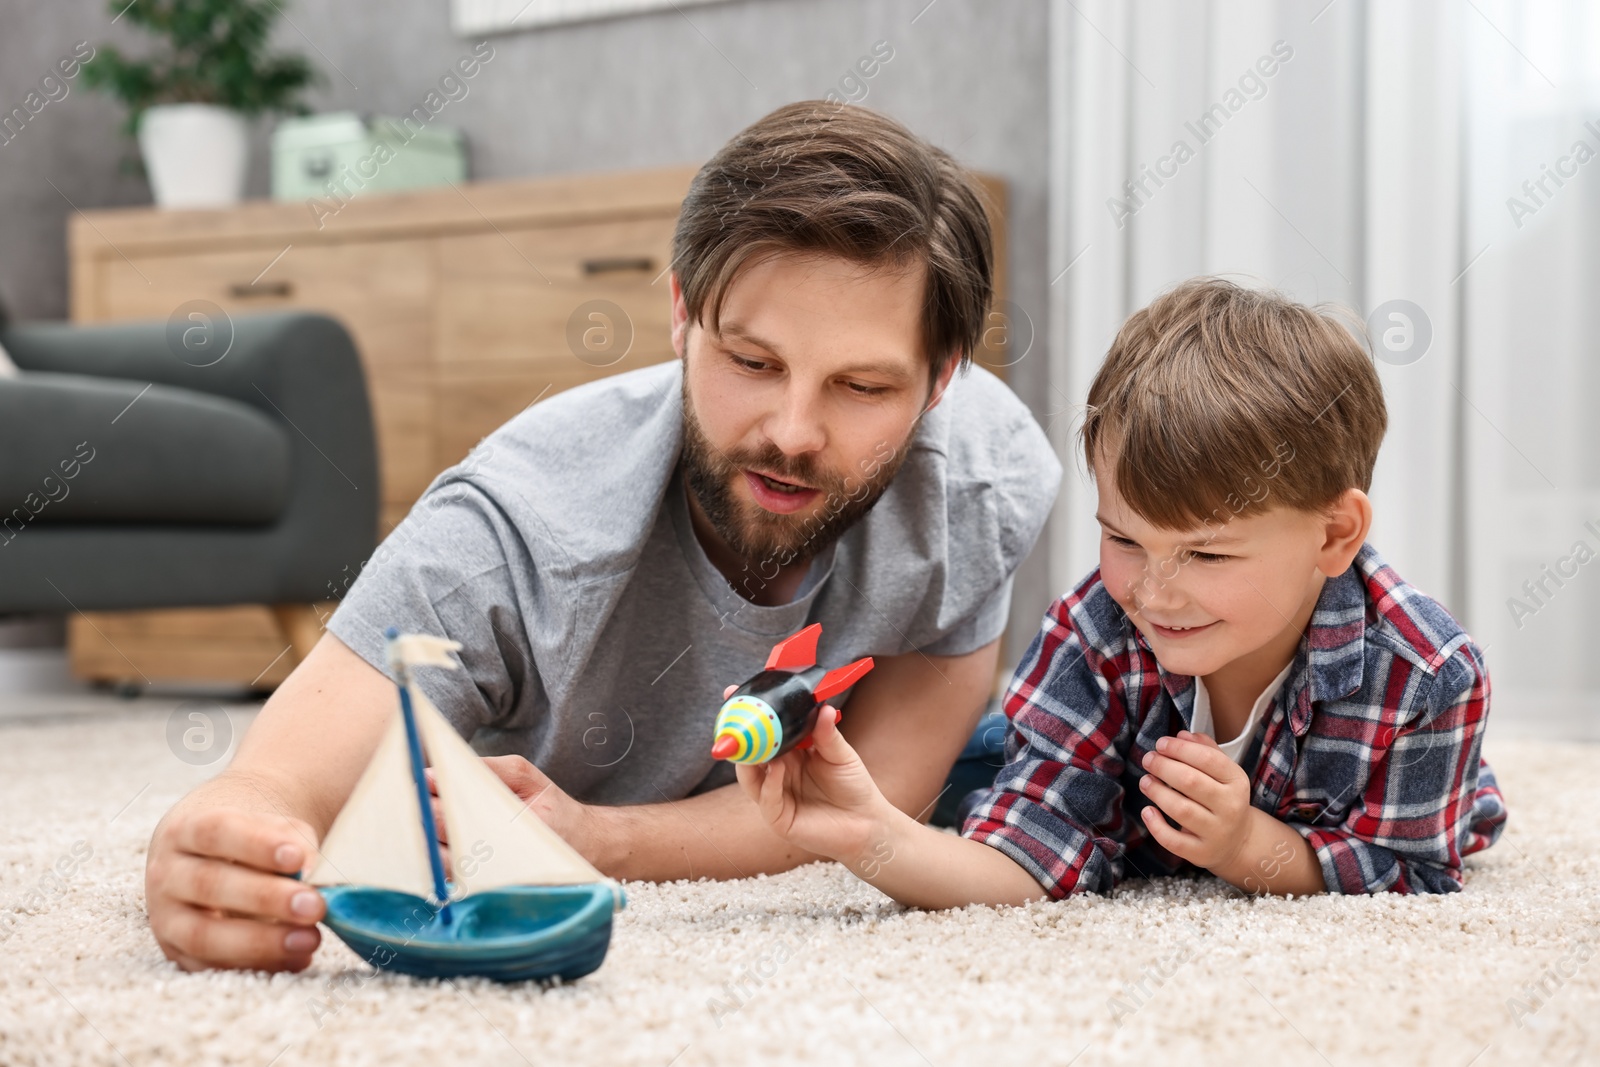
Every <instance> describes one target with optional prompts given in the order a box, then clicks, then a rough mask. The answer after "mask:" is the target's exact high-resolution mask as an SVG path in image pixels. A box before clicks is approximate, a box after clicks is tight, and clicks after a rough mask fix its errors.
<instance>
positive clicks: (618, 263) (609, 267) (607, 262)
mask: <svg viewBox="0 0 1600 1067" xmlns="http://www.w3.org/2000/svg"><path fill="white" fill-rule="evenodd" d="M655 266H656V261H655V260H653V259H651V258H650V257H649V256H611V257H606V258H601V259H586V260H584V261H583V273H585V274H610V273H612V272H613V271H623V270H637V271H644V272H646V273H648V272H650V271H652V270H654V269H655Z"/></svg>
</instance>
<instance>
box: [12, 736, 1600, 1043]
mask: <svg viewBox="0 0 1600 1067" xmlns="http://www.w3.org/2000/svg"><path fill="white" fill-rule="evenodd" d="M235 718H236V722H237V726H238V727H239V729H241V730H242V728H243V726H244V725H245V724H246V722H247V720H248V716H247V715H242V714H241V715H236V717H235ZM166 729H167V715H166V714H165V709H164V708H163V707H159V706H152V705H146V706H144V707H142V708H138V709H137V710H121V711H117V712H115V713H113V714H106V715H89V716H82V715H80V716H77V717H75V718H73V719H72V720H71V721H67V722H62V723H56V724H45V723H27V722H22V723H11V724H9V725H4V726H0V811H3V813H4V816H5V821H6V832H5V835H4V838H3V845H0V936H5V940H4V941H3V942H0V1064H5V1065H8V1067H23V1065H31V1064H69V1063H70V1064H78V1063H95V1064H100V1063H104V1064H138V1065H143V1064H249V1065H252V1067H267V1065H269V1064H274V1063H275V1064H277V1065H280V1067H290V1065H294V1064H396V1063H430V1064H442V1065H454V1064H475V1065H476V1064H483V1065H495V1064H510V1065H517V1064H537V1065H540V1067H543V1065H544V1064H607V1065H609V1064H644V1065H648V1067H667V1065H669V1064H676V1065H680V1067H690V1065H694V1064H710V1063H719V1064H722V1063H773V1064H784V1063H824V1064H834V1063H849V1062H862V1063H872V1064H888V1065H893V1064H908V1065H917V1064H931V1065H935V1067H946V1065H955V1064H984V1065H986V1067H997V1065H1000V1064H1012V1063H1018V1064H1066V1063H1069V1062H1073V1063H1077V1064H1080V1065H1092V1064H1104V1063H1132V1062H1138V1061H1141V1060H1142V1061H1145V1062H1152V1061H1153V1060H1154V1059H1155V1058H1156V1057H1159V1058H1160V1059H1159V1062H1173V1063H1181V1064H1200V1063H1219V1064H1236V1063H1261V1064H1273V1065H1288V1064H1336V1065H1340V1067H1345V1065H1352V1067H1353V1065H1357V1064H1367V1063H1405V1064H1443V1065H1448V1067H1466V1065H1467V1064H1469V1063H1474V1062H1476V1063H1477V1064H1481V1065H1489V1064H1500V1063H1539V1064H1549V1063H1563V1064H1564V1063H1580V1062H1596V1061H1597V1060H1600V951H1597V952H1595V953H1594V956H1595V957H1596V958H1586V957H1588V956H1589V954H1590V946H1591V945H1593V944H1594V942H1595V940H1596V936H1597V927H1596V922H1597V920H1600V860H1597V858H1596V856H1597V852H1600V825H1597V820H1600V781H1597V778H1600V775H1597V773H1596V772H1597V771H1600V748H1597V747H1593V746H1582V745H1576V744H1541V743H1533V742H1524V741H1516V742H1511V741H1507V742H1503V743H1500V744H1494V743H1493V742H1491V747H1490V750H1489V756H1490V758H1491V759H1492V760H1493V761H1494V763H1495V765H1496V767H1497V769H1498V771H1499V773H1500V775H1501V780H1502V782H1503V784H1504V786H1505V791H1506V794H1507V797H1508V800H1509V804H1510V807H1511V813H1512V815H1511V824H1510V828H1509V829H1508V831H1507V833H1506V835H1505V837H1504V838H1502V840H1501V842H1500V843H1499V844H1498V845H1497V846H1496V847H1495V848H1494V849H1492V850H1491V851H1490V852H1488V853H1487V854H1485V855H1484V856H1482V857H1478V858H1475V859H1474V860H1472V861H1470V862H1471V867H1470V871H1469V874H1468V883H1467V889H1466V891H1465V892H1463V893H1460V894H1456V895H1452V896H1446V897H1418V898H1404V897H1393V896H1385V897H1378V898H1372V899H1369V898H1359V897H1358V898H1337V897H1320V898H1316V899H1310V900H1304V901H1283V900H1245V899H1241V898H1239V897H1238V896H1237V895H1236V894H1234V893H1232V892H1231V891H1228V890H1225V888H1224V887H1222V886H1221V885H1220V883H1218V882H1216V881H1214V880H1211V879H1182V880H1170V881H1166V882H1164V883H1158V884H1156V885H1148V884H1136V885H1129V886H1128V887H1127V888H1126V889H1125V890H1124V891H1122V892H1119V893H1118V894H1117V895H1116V896H1115V897H1113V898H1103V897H1101V898H1096V897H1087V898H1081V899H1077V900H1072V901H1070V902H1066V903H1059V904H1047V905H1034V906H1031V907H1028V908H1021V909H1007V910H990V909H984V908H976V909H969V910H967V911H963V912H950V913H942V914H924V913H918V912H907V911H903V910H901V909H899V908H898V907H896V906H894V905H893V904H891V903H889V902H888V901H887V900H886V899H885V898H883V897H882V896H880V895H879V894H878V893H877V892H876V891H874V890H872V889H870V888H867V887H865V886H863V885H861V884H860V883H858V882H856V881H854V880H853V879H851V878H850V877H848V876H846V874H845V873H844V871H843V870H842V869H840V868H838V867H836V866H833V865H821V864H818V865H813V866H810V867H806V868H803V869H801V870H798V871H794V872H791V873H789V874H786V875H782V876H780V877H775V878H757V879H752V880H749V881H742V882H733V883H723V884H709V883H698V884H683V883H679V884H673V885H660V886H655V885H642V884H639V885H630V886H629V887H628V892H629V896H630V899H631V906H630V908H629V910H628V911H626V912H624V913H623V914H622V915H621V916H619V922H618V925H617V929H616V933H615V936H614V939H613V942H612V950H611V954H610V957H609V958H608V959H607V961H606V964H605V966H604V967H602V968H601V969H600V971H598V972H597V973H595V974H594V975H592V976H590V977H589V978H587V979H584V980H582V981H580V982H578V983H576V984H574V985H571V986H567V987H562V988H555V989H550V990H541V989H539V988H537V987H534V986H527V985H523V986H514V987H500V986H496V985H493V984H492V983H486V982H482V981H476V980H474V981H460V982H456V983H442V984H440V983H431V982H421V981H415V980H412V979H409V978H395V977H390V976H377V977H368V975H367V973H366V972H365V970H364V969H363V968H362V967H361V966H360V963H359V961H358V960H357V958H356V957H355V956H354V954H352V953H351V952H350V951H349V950H347V949H346V948H344V946H343V945H341V944H340V943H339V942H338V941H337V940H336V939H334V938H333V937H332V936H331V935H329V936H328V937H327V938H326V939H325V942H324V947H323V948H322V950H321V951H320V952H319V953H318V955H317V957H316V961H315V964H314V965H313V968H312V969H311V970H310V971H308V972H306V973H304V974H302V975H299V976H288V975H279V976H277V977H266V976H264V975H259V974H221V973H212V974H200V975H190V974H183V973H181V972H179V971H177V970H176V969H175V968H174V967H173V966H172V965H171V964H169V963H167V962H166V961H165V960H164V959H163V958H162V956H161V954H160V952H159V951H158V950H157V948H156V946H155V943H154V941H153V940H152V938H151V937H150V934H149V930H148V928H147V927H146V925H145V920H144V913H143V910H142V894H143V867H144V848H145V842H146V841H147V839H148V836H149V833H150V830H151V827H152V826H153V825H154V824H155V821H156V819H157V818H158V817H159V815H160V814H161V813H162V812H163V811H165V810H166V808H167V807H168V805H170V804H171V803H172V801H173V800H175V799H176V798H177V797H178V796H179V795H180V794H181V793H182V792H183V791H184V790H185V789H186V788H187V787H188V786H190V785H191V784H193V783H194V782H195V781H198V780H199V779H200V778H202V777H204V776H205V775H206V774H207V773H209V771H210V770H211V769H212V768H193V767H190V766H187V765H185V764H184V763H182V762H180V761H179V760H178V759H176V758H175V757H174V756H173V755H172V754H171V752H170V751H169V749H168V747H167V742H166ZM58 861H64V862H62V863H61V869H64V870H66V871H67V872H68V873H67V874H66V875H65V877H60V878H55V877H51V876H50V875H49V874H48V873H47V872H49V871H50V870H52V869H53V868H55V867H56V865H57V864H58ZM19 908H20V909H21V910H20V911H19V910H17V909H19ZM7 931H9V936H6V932H7ZM1541 981H1542V982H1543V991H1542V992H1541V991H1540V990H1539V989H1538V988H1537V985H1538V983H1540V982H1541Z"/></svg>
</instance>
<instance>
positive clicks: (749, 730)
mask: <svg viewBox="0 0 1600 1067" xmlns="http://www.w3.org/2000/svg"><path fill="white" fill-rule="evenodd" d="M725 737H728V738H732V739H733V740H734V742H735V744H734V746H733V747H732V748H731V749H730V748H729V746H728V745H727V744H726V743H724V742H723V741H722V739H723V738H725ZM717 741H718V743H719V744H721V745H722V750H723V751H724V752H727V753H728V754H727V755H725V756H723V757H721V758H722V759H725V760H727V761H729V762H730V763H765V762H767V760H769V759H771V758H772V757H773V756H776V755H777V754H778V749H779V748H780V747H781V746H782V745H783V723H781V722H779V721H778V713H777V712H775V711H773V710H772V706H771V705H770V704H768V703H767V702H766V701H765V700H762V699H761V698H760V697H755V696H737V697H734V698H733V699H731V700H729V701H728V702H727V703H726V704H724V705H722V710H721V711H719V712H717Z"/></svg>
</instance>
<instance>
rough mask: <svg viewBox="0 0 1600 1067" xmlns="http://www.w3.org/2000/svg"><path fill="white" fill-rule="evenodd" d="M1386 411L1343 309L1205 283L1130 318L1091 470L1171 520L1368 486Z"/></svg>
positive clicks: (1191, 523) (1305, 502)
mask: <svg viewBox="0 0 1600 1067" xmlns="http://www.w3.org/2000/svg"><path fill="white" fill-rule="evenodd" d="M1387 424H1388V415H1387V412H1386V410H1385V407H1384V403H1383V386H1382V384H1381V383H1380V382H1379V380H1378V373H1377V369H1376V367H1374V365H1373V362H1372V359H1371V357H1369V356H1368V355H1367V352H1366V351H1365V349H1364V348H1363V347H1362V345H1361V343H1360V342H1359V341H1358V340H1357V339H1356V337H1355V336H1354V334H1353V333H1352V332H1351V331H1350V330H1349V329H1348V328H1346V326H1345V325H1344V324H1343V323H1341V322H1340V321H1339V320H1338V319H1337V318H1335V317H1334V315H1333V314H1332V313H1331V312H1329V311H1326V310H1323V309H1313V308H1310V307H1307V306H1305V305H1304V304H1297V303H1295V302H1294V301H1292V300H1289V299H1288V298H1286V297H1284V296H1283V295H1281V294H1279V293H1274V292H1266V291H1260V290H1255V289H1246V288H1244V287H1243V286H1239V285H1235V284H1234V283H1232V282H1228V281H1224V280H1223V279H1221V278H1196V279H1193V280H1191V281H1187V282H1184V283H1183V284H1181V285H1179V286H1177V287H1176V288H1174V289H1172V290H1170V291H1168V292H1166V293H1163V294H1161V295H1160V296H1158V297H1156V299H1155V300H1153V301H1152V302H1151V303H1150V304H1149V305H1148V306H1146V307H1145V308H1143V309H1141V310H1139V311H1136V312H1134V313H1133V315H1131V316H1129V318H1128V321H1127V322H1125V323H1123V325H1122V329H1121V330H1119V331H1118V332H1117V338H1116V340H1115V341H1114V342H1112V345H1111V350H1110V351H1109V352H1108V353H1107V354H1106V359H1105V362H1104V363H1103V364H1102V365H1101V367H1100V372H1099V373H1098V374H1096V375H1095V379H1094V384H1093V385H1091V386H1090V388H1089V403H1088V411H1087V414H1086V416H1085V418H1084V423H1083V426H1082V428H1081V429H1080V431H1079V436H1080V438H1081V440H1082V444H1083V454H1084V457H1085V458H1086V460H1087V461H1088V464H1089V470H1090V473H1091V475H1092V473H1093V471H1094V463H1095V459H1096V457H1097V456H1098V457H1099V458H1101V459H1103V460H1104V461H1106V462H1108V463H1110V464H1111V465H1112V466H1111V470H1112V478H1113V479H1114V480H1115V483H1116V487H1117V491H1118V493H1119V494H1120V495H1121V497H1122V499H1124V500H1126V501H1127V502H1128V505H1129V507H1131V508H1132V509H1133V510H1134V511H1135V512H1136V513H1137V514H1138V515H1140V516H1141V517H1142V518H1144V519H1145V520H1146V521H1148V522H1151V523H1153V524H1155V525H1156V526H1160V527H1163V528H1165V529H1176V530H1189V529H1198V528H1200V527H1202V526H1208V527H1213V528H1215V527H1218V526H1223V525H1226V524H1227V522H1228V521H1229V520H1231V519H1232V518H1234V517H1236V516H1239V515H1250V514H1256V513H1259V512H1262V511H1265V510H1267V509H1268V508H1270V507H1273V506H1275V505H1287V506H1289V507H1292V508H1298V509H1300V510H1305V511H1315V510H1320V509H1323V508H1326V507H1327V506H1328V505H1330V504H1332V503H1333V502H1334V501H1335V500H1336V499H1337V498H1338V497H1339V496H1340V495H1341V494H1343V493H1344V491H1345V490H1347V489H1350V488H1356V489H1361V490H1363V491H1366V490H1367V489H1368V488H1370V486H1371V484H1372V467H1373V464H1374V462H1376V460H1377V458H1378V446H1379V444H1380V443H1381V442H1382V441H1383V434H1384V430H1385V428H1386V427H1387Z"/></svg>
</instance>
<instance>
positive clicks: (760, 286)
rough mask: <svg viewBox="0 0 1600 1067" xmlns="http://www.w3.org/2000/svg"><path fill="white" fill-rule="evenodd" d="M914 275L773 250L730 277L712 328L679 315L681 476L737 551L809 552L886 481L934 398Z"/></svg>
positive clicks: (860, 510)
mask: <svg viewBox="0 0 1600 1067" xmlns="http://www.w3.org/2000/svg"><path fill="white" fill-rule="evenodd" d="M922 290H923V284H922V278H921V275H920V273H906V272H891V271H888V270H873V269H870V268H866V267H862V266H860V265H857V264H854V263H851V262H849V261H847V260H843V259H838V258H835V257H828V256H799V255H784V256H774V257H770V258H767V259H764V260H762V261H760V262H757V263H755V264H753V265H750V266H748V267H746V268H744V269H743V270H742V271H741V272H740V273H739V275H738V276H737V278H736V279H735V280H734V282H733V283H732V284H731V285H730V286H729V288H728V292H727V296H726V299H725V300H724V302H723V305H722V315H721V323H720V330H718V331H717V332H715V333H713V332H712V331H711V330H710V329H709V328H704V327H701V326H700V325H699V324H696V323H691V322H689V321H688V311H687V308H686V306H685V305H684V302H683V298H682V294H681V290H680V289H679V286H678V281H677V277H676V275H674V277H673V283H672V291H673V304H674V308H673V344H674V347H676V348H677V350H678V354H679V356H680V357H681V358H682V359H683V360H684V375H683V402H684V449H683V469H684V477H685V480H686V482H687V483H688V485H689V488H690V490H691V491H692V492H693V493H694V494H695V498H696V500H697V501H698V502H699V504H700V507H701V509H702V510H703V511H704V512H705V514H706V517H707V518H708V519H710V521H711V523H712V525H713V527H714V528H715V529H716V531H717V533H718V534H719V535H720V536H721V537H722V539H723V540H724V541H726V542H727V544H728V547H729V548H730V549H732V550H733V551H734V552H735V553H736V554H738V555H739V556H742V557H743V558H745V559H747V560H751V561H760V562H765V561H768V560H773V561H775V562H776V563H777V564H778V565H780V566H781V565H785V564H788V563H790V562H794V561H796V560H805V559H808V558H810V557H811V556H812V555H814V554H815V553H816V552H818V551H820V550H821V549H822V548H823V547H824V546H826V545H827V544H828V543H829V542H831V541H833V540H834V539H836V538H837V537H838V536H839V535H840V534H842V533H843V532H844V531H845V530H846V529H848V528H849V527H850V525H851V524H853V523H854V522H855V521H856V520H858V519H859V518H860V517H861V516H862V515H864V514H865V513H866V511H867V510H868V509H869V508H870V507H871V506H872V505H873V503H875V502H876V501H877V499H878V497H879V496H881V495H882V493H883V491H884V490H885V489H887V488H888V486H889V482H890V481H891V480H892V479H893V477H894V474H895V472H896V471H897V470H898V469H899V467H900V464H901V463H902V462H903V461H904V459H905V455H906V445H907V444H908V442H909V440H910V437H911V435H912V433H913V432H915V430H916V427H917V423H918V420H919V419H920V417H921V416H922V414H923V412H924V411H925V410H927V409H928V408H931V407H932V406H933V404H934V403H937V402H938V398H939V396H940V395H941V394H942V393H943V389H944V386H945V385H946V384H948V382H949V378H950V372H951V371H953V370H954V369H955V365H956V361H955V360H953V359H952V360H951V361H950V362H949V364H948V365H947V369H946V372H945V374H943V375H942V376H941V381H940V382H939V383H938V388H937V389H936V390H934V393H933V396H931V397H930V395H929V371H928V363H927V359H926V357H925V356H924V355H923V352H922V348H921V333H922V331H921V309H922Z"/></svg>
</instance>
